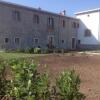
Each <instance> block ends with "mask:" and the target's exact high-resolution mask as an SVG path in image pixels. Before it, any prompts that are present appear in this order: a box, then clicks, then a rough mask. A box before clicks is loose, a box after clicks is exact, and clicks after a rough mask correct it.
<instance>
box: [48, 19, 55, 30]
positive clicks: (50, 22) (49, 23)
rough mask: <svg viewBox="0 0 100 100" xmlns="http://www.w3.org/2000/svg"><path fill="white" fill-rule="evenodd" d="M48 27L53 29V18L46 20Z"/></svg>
mask: <svg viewBox="0 0 100 100" xmlns="http://www.w3.org/2000/svg"><path fill="white" fill-rule="evenodd" d="M48 27H49V28H54V19H53V18H48Z"/></svg>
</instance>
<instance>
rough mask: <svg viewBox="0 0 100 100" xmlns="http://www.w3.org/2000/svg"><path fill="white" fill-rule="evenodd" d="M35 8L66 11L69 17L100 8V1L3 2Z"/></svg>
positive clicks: (12, 0)
mask: <svg viewBox="0 0 100 100" xmlns="http://www.w3.org/2000/svg"><path fill="white" fill-rule="evenodd" d="M3 1H9V2H13V3H18V4H21V5H26V6H31V7H34V8H39V7H41V8H42V9H43V10H47V11H51V12H56V13H59V12H61V11H63V10H66V13H67V15H70V16H74V13H76V12H79V11H83V10H88V9H95V8H100V0H3Z"/></svg>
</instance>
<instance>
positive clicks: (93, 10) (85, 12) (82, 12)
mask: <svg viewBox="0 0 100 100" xmlns="http://www.w3.org/2000/svg"><path fill="white" fill-rule="evenodd" d="M94 12H100V8H96V9H92V10H86V11H81V12H77V13H75V15H81V14H87V13H94Z"/></svg>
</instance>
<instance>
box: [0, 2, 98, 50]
mask: <svg viewBox="0 0 100 100" xmlns="http://www.w3.org/2000/svg"><path fill="white" fill-rule="evenodd" d="M65 13H66V12H65V11H64V12H63V13H59V14H57V13H53V12H48V11H44V10H42V9H41V8H37V9H36V8H32V7H26V6H22V5H18V4H14V3H9V2H4V1H0V50H16V49H28V48H34V47H40V48H43V49H45V48H50V49H52V48H56V49H65V50H76V49H100V9H93V10H88V11H82V12H78V13H76V14H75V15H76V17H75V18H74V17H69V16H66V14H65Z"/></svg>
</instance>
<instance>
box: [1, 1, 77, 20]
mask: <svg viewBox="0 0 100 100" xmlns="http://www.w3.org/2000/svg"><path fill="white" fill-rule="evenodd" d="M0 4H3V5H6V6H14V7H19V8H22V9H26V10H30V11H37V12H41V13H47V14H52V15H55V16H61V17H66V18H69V19H76V18H75V17H70V16H66V15H60V14H58V13H53V12H49V11H45V10H42V9H39V8H33V7H28V6H25V5H20V4H16V3H11V2H6V1H1V0H0Z"/></svg>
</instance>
